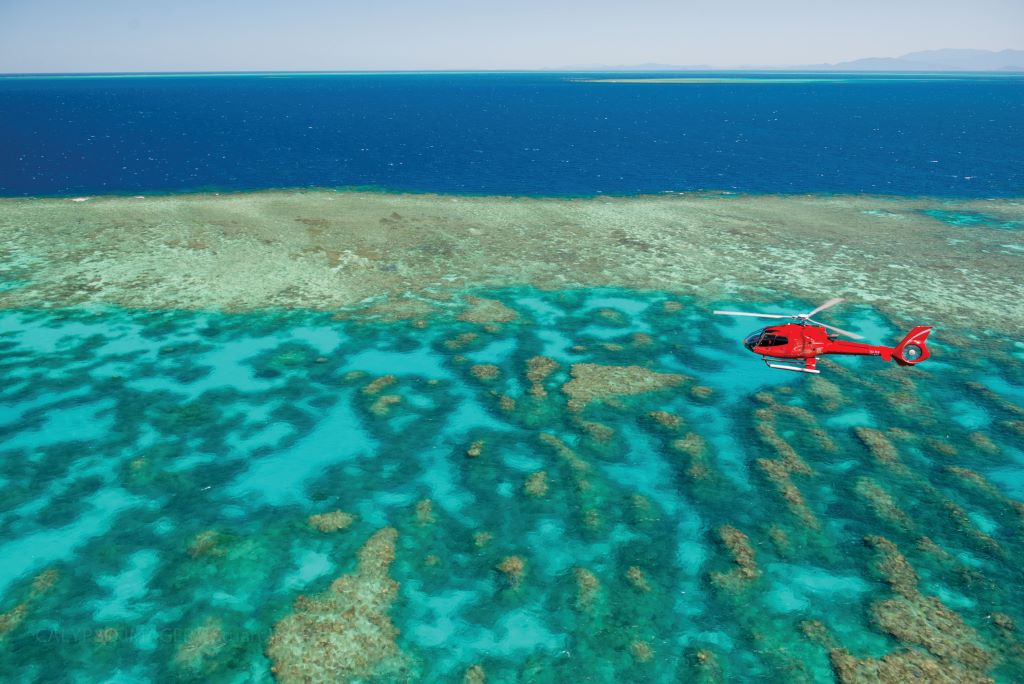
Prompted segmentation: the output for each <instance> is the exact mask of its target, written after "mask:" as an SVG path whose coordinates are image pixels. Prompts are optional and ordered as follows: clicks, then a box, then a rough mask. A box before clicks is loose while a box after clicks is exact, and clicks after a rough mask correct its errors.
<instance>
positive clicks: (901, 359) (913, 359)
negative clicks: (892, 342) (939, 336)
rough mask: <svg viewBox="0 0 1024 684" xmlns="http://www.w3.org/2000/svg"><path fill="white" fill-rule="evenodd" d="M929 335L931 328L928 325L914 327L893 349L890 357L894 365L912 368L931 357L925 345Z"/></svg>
mask: <svg viewBox="0 0 1024 684" xmlns="http://www.w3.org/2000/svg"><path fill="white" fill-rule="evenodd" d="M931 333H932V326H930V325H918V326H915V327H914V328H913V329H912V330H911V331H910V332H908V333H907V336H906V337H904V338H903V339H902V340H901V341H900V343H899V344H898V345H896V347H895V348H894V349H893V352H892V356H893V358H894V359H896V363H898V364H900V365H901V366H913V365H915V364H918V363H921V362H922V361H924V360H925V359H927V358H928V357H929V356H931V355H932V354H931V352H930V351H929V350H928V345H927V344H925V341H926V340H927V339H928V336H929V335H931Z"/></svg>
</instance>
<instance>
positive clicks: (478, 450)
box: [466, 439, 486, 458]
mask: <svg viewBox="0 0 1024 684" xmlns="http://www.w3.org/2000/svg"><path fill="white" fill-rule="evenodd" d="M485 444H486V442H485V441H484V440H482V439H478V440H475V441H474V442H473V443H472V444H470V445H469V448H468V449H466V457H467V458H479V456H480V454H482V453H483V452H484V445H485Z"/></svg>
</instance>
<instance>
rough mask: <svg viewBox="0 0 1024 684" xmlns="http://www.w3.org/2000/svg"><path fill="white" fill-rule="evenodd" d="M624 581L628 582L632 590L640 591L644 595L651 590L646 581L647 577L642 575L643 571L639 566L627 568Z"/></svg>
mask: <svg viewBox="0 0 1024 684" xmlns="http://www.w3.org/2000/svg"><path fill="white" fill-rule="evenodd" d="M626 579H627V580H628V581H629V583H630V584H631V585H633V588H634V589H636V590H637V591H642V592H644V593H646V592H649V591H650V590H651V585H650V583H649V582H648V581H647V575H646V574H645V573H644V571H643V570H641V569H640V566H638V565H631V566H629V568H628V569H627V570H626Z"/></svg>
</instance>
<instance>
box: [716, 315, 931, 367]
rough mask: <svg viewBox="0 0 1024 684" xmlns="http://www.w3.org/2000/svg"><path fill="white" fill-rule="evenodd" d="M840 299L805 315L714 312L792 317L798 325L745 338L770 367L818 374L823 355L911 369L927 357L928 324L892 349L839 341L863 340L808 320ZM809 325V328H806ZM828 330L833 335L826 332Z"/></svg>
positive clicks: (745, 344)
mask: <svg viewBox="0 0 1024 684" xmlns="http://www.w3.org/2000/svg"><path fill="white" fill-rule="evenodd" d="M841 301H843V300H842V299H841V298H836V299H830V300H828V301H827V302H825V303H824V304H822V305H821V306H819V307H818V308H817V309H814V310H813V311H811V312H810V313H805V314H791V315H790V314H760V313H747V312H745V311H715V313H716V314H722V315H725V316H756V317H758V318H793V319H796V320H797V321H798V322H796V323H786V324H784V325H777V326H774V325H773V326H768V327H766V328H761V329H760V330H756V331H754V332H752V333H751V334H749V335H747V337H746V339H744V340H743V346H744V347H746V348H747V349H749V350H750V351H752V352H754V353H755V354H760V355H761V358H762V359H764V362H765V364H767V366H768V367H769V368H778V369H780V370H791V371H799V372H801V373H820V372H821V371H820V370H818V369H817V365H818V357H819V356H823V355H825V354H853V355H858V356H881V357H882V359H883V360H884V361H892V360H894V359H895V361H896V363H898V364H900V365H901V366H913V365H915V364H918V363H921V362H922V361H924V360H925V359H927V358H928V357H929V356H931V352H929V351H928V346H927V345H926V344H925V340H927V339H928V335H930V334H931V332H932V326H930V325H918V326H915V327H914V328H913V329H912V330H911V331H910V332H909V333H907V335H906V337H904V338H903V339H902V340H901V341H900V343H899V344H897V345H896V346H895V347H882V346H878V345H873V344H865V343H863V342H847V341H846V340H840V339H839V335H845V336H846V337H852V338H853V339H855V340H860V339H864V338H863V337H861V336H860V335H857V334H855V333H852V332H849V331H846V330H843V329H842V328H837V327H835V326H833V325H826V324H824V323H819V322H817V321H813V320H811V316H814V315H815V314H817V313H820V312H822V311H824V310H825V309H828V308H830V307H833V306H835V305H836V304H838V303H839V302H841ZM808 324H810V325H808ZM829 330H831V331H832V332H831V333H830V332H828V331H829Z"/></svg>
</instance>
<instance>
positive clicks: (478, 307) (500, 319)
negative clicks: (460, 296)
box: [459, 297, 519, 325]
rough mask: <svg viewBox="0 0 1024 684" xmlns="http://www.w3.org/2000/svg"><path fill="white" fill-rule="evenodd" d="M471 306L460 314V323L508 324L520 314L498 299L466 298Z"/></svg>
mask: <svg viewBox="0 0 1024 684" xmlns="http://www.w3.org/2000/svg"><path fill="white" fill-rule="evenodd" d="M466 303H467V304H468V305H469V306H468V307H467V308H466V310H465V311H463V312H462V313H461V314H459V320H460V321H468V322H470V323H478V324H481V325H483V324H487V323H506V322H508V321H514V320H515V319H516V318H518V317H519V314H517V313H516V312H515V310H514V309H510V308H508V307H507V306H505V305H504V304H502V303H501V302H499V301H498V300H496V299H483V298H481V297H466Z"/></svg>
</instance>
